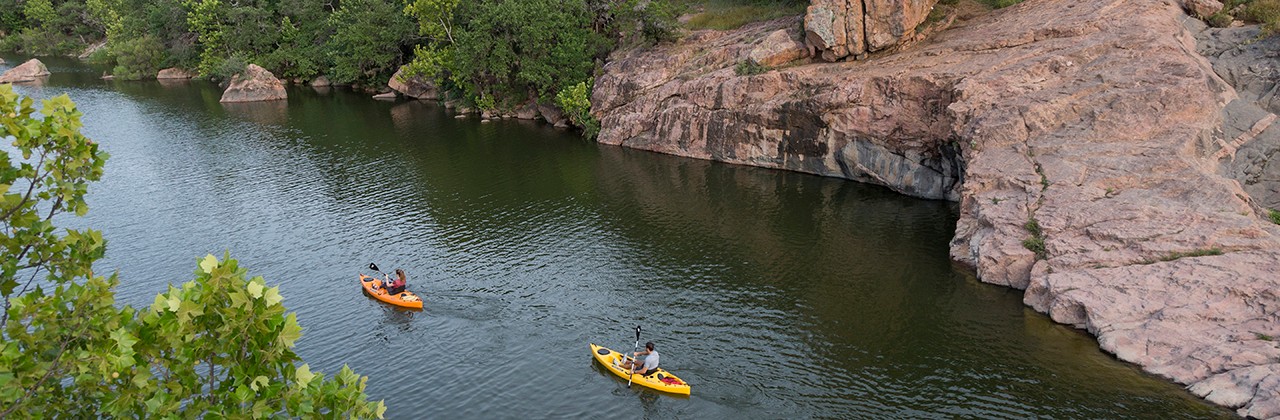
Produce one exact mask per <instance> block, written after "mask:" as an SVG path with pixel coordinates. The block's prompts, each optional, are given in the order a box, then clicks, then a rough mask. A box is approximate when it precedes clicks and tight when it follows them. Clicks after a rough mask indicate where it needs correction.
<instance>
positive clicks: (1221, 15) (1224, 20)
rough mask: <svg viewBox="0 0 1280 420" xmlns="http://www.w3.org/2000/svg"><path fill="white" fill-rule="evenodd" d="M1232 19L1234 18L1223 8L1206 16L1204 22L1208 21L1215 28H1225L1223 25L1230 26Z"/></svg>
mask: <svg viewBox="0 0 1280 420" xmlns="http://www.w3.org/2000/svg"><path fill="white" fill-rule="evenodd" d="M1233 20H1235V19H1234V18H1232V17H1231V14H1229V13H1227V12H1226V11H1225V10H1224V11H1221V12H1218V13H1214V14H1213V15H1212V16H1209V17H1208V18H1206V19H1205V23H1208V24H1209V26H1212V27H1215V28H1225V27H1228V26H1231V21H1233Z"/></svg>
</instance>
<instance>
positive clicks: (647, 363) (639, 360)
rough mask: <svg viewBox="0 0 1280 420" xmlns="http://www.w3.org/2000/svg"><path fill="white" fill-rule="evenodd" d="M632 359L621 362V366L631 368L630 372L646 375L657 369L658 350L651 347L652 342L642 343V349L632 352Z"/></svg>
mask: <svg viewBox="0 0 1280 420" xmlns="http://www.w3.org/2000/svg"><path fill="white" fill-rule="evenodd" d="M632 355H634V356H635V358H633V359H628V360H625V361H623V362H622V367H623V368H625V369H632V371H631V373H634V374H637V375H641V376H643V375H648V374H650V373H653V371H655V370H657V369H658V351H657V350H654V349H653V342H652V341H650V342H647V343H644V350H640V351H637V352H634V353H632Z"/></svg>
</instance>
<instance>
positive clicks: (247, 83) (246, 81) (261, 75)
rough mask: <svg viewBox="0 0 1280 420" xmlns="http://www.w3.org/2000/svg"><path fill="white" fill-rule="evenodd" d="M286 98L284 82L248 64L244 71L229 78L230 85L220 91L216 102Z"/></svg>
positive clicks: (264, 70)
mask: <svg viewBox="0 0 1280 420" xmlns="http://www.w3.org/2000/svg"><path fill="white" fill-rule="evenodd" d="M286 98H288V94H287V93H285V90H284V83H283V82H281V81H280V79H277V78H276V76H275V75H273V74H271V72H269V71H267V69H264V68H262V67H259V66H258V65H257V64H250V65H248V66H246V67H245V68H244V72H241V73H240V74H237V75H235V76H234V77H232V78H231V85H230V86H228V87H227V90H226V91H225V92H223V93H222V99H221V100H220V101H218V102H223V103H228V102H259V101H276V100H281V99H286Z"/></svg>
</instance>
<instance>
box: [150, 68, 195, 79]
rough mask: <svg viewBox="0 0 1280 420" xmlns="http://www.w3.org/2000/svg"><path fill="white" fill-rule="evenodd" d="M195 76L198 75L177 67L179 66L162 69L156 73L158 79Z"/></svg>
mask: <svg viewBox="0 0 1280 420" xmlns="http://www.w3.org/2000/svg"><path fill="white" fill-rule="evenodd" d="M195 76H196V75H195V74H194V73H192V72H189V71H186V70H183V69H180V68H177V67H170V68H167V69H161V70H160V71H159V72H157V73H156V79H157V80H185V79H190V78H193V77H195Z"/></svg>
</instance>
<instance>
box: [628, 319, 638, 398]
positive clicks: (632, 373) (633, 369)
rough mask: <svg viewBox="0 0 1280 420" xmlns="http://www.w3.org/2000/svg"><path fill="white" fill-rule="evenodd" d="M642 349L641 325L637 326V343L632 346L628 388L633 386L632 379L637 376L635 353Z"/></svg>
mask: <svg viewBox="0 0 1280 420" xmlns="http://www.w3.org/2000/svg"><path fill="white" fill-rule="evenodd" d="M639 350H640V326H639V325H637V326H636V345H635V346H632V347H631V355H632V356H631V367H630V368H628V369H627V372H628V374H627V388H631V380H632V379H635V376H636V358H635V353H636V352H637V351H639Z"/></svg>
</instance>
